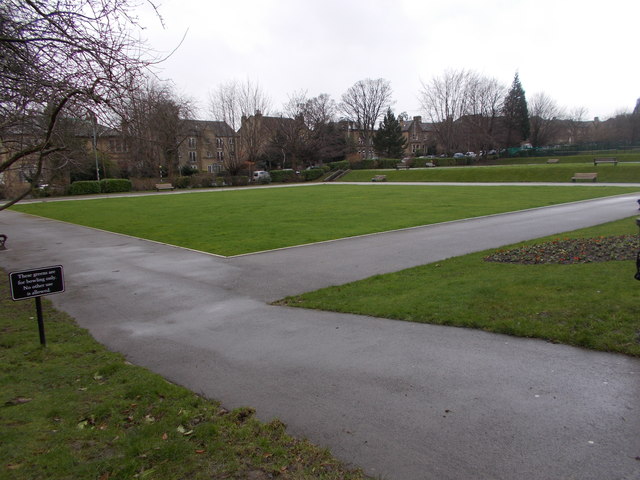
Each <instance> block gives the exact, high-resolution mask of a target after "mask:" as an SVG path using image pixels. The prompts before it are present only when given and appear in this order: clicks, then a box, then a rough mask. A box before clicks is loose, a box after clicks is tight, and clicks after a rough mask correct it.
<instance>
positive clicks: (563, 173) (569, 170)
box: [340, 159, 640, 183]
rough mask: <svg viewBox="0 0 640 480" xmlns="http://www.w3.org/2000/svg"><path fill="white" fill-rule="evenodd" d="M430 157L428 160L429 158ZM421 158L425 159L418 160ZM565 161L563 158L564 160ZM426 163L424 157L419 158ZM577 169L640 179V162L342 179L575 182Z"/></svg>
mask: <svg viewBox="0 0 640 480" xmlns="http://www.w3.org/2000/svg"><path fill="white" fill-rule="evenodd" d="M425 161H426V160H425ZM418 162H421V163H418ZM561 162H562V160H561ZM416 164H417V165H416V166H417V167H423V166H424V162H422V159H420V160H416ZM577 172H587V173H591V172H595V173H597V174H598V182H600V183H625V182H626V183H640V163H638V164H637V163H618V165H598V166H597V167H595V166H594V165H593V163H591V164H585V163H573V164H567V163H559V164H555V165H496V166H488V167H487V166H482V167H442V168H441V167H436V168H419V169H411V170H384V171H382V170H353V171H351V172H349V173H348V174H347V175H345V176H344V177H341V178H340V181H345V182H370V181H371V178H372V177H373V176H374V175H380V174H383V175H386V176H387V181H389V182H551V183H564V182H571V177H573V175H574V174H575V173H577Z"/></svg>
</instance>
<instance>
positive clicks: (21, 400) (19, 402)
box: [4, 397, 33, 407]
mask: <svg viewBox="0 0 640 480" xmlns="http://www.w3.org/2000/svg"><path fill="white" fill-rule="evenodd" d="M31 400H33V399H32V398H26V397H16V398H12V399H11V400H9V401H7V402H5V404H4V406H5V407H15V406H16V405H22V404H25V403H29V402H30V401H31Z"/></svg>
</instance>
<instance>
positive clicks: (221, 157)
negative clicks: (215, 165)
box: [216, 152, 224, 161]
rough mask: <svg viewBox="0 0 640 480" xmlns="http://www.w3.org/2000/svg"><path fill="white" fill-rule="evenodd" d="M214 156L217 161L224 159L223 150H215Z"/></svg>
mask: <svg viewBox="0 0 640 480" xmlns="http://www.w3.org/2000/svg"><path fill="white" fill-rule="evenodd" d="M216 158H217V159H218V160H219V161H222V160H224V152H216Z"/></svg>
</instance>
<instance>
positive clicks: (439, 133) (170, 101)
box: [0, 0, 640, 200]
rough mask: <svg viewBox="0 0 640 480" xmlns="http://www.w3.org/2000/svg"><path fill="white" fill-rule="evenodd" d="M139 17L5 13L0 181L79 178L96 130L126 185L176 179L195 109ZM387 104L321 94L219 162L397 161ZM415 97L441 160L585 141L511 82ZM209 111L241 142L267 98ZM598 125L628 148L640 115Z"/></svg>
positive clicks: (387, 89)
mask: <svg viewBox="0 0 640 480" xmlns="http://www.w3.org/2000/svg"><path fill="white" fill-rule="evenodd" d="M146 2H147V3H149V4H151V5H152V6H153V4H152V3H151V0H146ZM137 6H138V4H137V3H136V2H133V1H132V0H4V1H3V2H1V3H0V175H2V174H4V173H7V172H10V171H11V170H13V169H16V168H18V167H19V166H20V165H21V164H22V163H24V162H23V161H24V160H26V159H29V161H30V165H31V166H32V167H31V169H30V171H29V180H30V181H31V184H32V186H35V185H37V184H38V183H39V182H41V181H45V182H46V181H48V178H46V175H47V174H49V173H52V172H53V171H55V169H56V168H58V167H60V168H61V167H63V166H64V167H67V166H69V165H73V164H74V163H77V162H81V161H82V160H83V159H84V162H85V165H84V168H86V159H87V155H82V154H81V152H80V151H81V150H82V148H81V145H79V142H78V139H77V135H76V134H75V133H74V132H76V133H77V131H78V129H79V128H86V129H88V130H89V131H91V133H90V134H92V135H93V137H94V139H95V137H96V135H97V133H98V130H99V129H98V119H99V120H100V122H99V123H100V124H103V125H105V124H106V125H110V126H111V127H113V128H116V129H117V130H118V131H119V132H120V134H121V135H123V136H124V137H125V139H126V143H127V145H128V147H129V149H130V152H131V155H130V156H131V157H133V158H134V159H135V161H134V162H133V163H130V164H129V165H127V167H126V168H127V170H128V171H127V172H126V174H127V175H131V176H149V175H154V174H155V173H156V171H157V170H156V169H157V166H158V164H159V163H160V164H163V165H166V167H167V169H168V170H169V172H170V173H171V171H172V170H174V171H175V170H176V169H177V168H178V156H177V151H178V148H179V146H180V144H181V142H183V141H184V140H185V138H186V137H187V132H185V131H184V129H181V125H182V123H181V120H183V119H185V118H190V117H192V116H193V111H194V105H193V102H192V101H190V100H189V99H185V98H182V97H179V96H178V95H176V94H175V93H174V91H173V88H172V87H171V86H170V84H167V83H162V82H159V81H152V80H149V79H150V78H153V75H152V74H151V73H150V67H152V66H153V65H154V64H155V63H157V62H158V61H159V59H157V58H154V57H153V55H150V54H149V51H148V50H147V49H146V48H145V46H144V45H143V44H141V42H140V36H139V33H138V30H139V29H140V28H141V26H140V25H139V23H138V21H137V19H136V16H135V8H136V7H137ZM154 8H155V7H154ZM158 18H160V17H158ZM160 21H161V19H160ZM392 93H393V92H392V89H391V85H390V83H389V82H388V81H387V80H385V79H382V78H379V79H365V80H361V81H358V82H356V83H355V84H354V85H353V86H351V87H350V88H349V89H347V91H346V92H345V93H344V94H343V95H342V96H341V98H340V101H339V102H336V101H334V100H333V99H331V98H330V97H329V96H328V95H326V94H322V95H318V96H316V97H308V96H307V95H306V93H304V92H299V93H296V94H293V95H292V96H291V97H290V99H289V101H288V102H287V103H286V104H285V105H284V106H283V108H282V110H281V111H280V112H273V114H274V115H275V116H279V115H281V116H282V117H283V118H289V119H291V121H288V122H281V128H279V129H278V130H277V131H271V132H270V135H269V139H268V141H265V139H264V138H259V135H262V133H261V132H259V130H260V129H259V128H256V132H255V134H254V133H253V132H245V135H243V136H242V137H241V139H240V140H241V142H242V143H241V144H240V145H238V147H237V152H238V155H236V156H232V155H226V156H225V158H226V161H228V162H232V161H233V162H236V163H235V164H233V165H232V164H229V165H227V168H228V170H229V171H231V170H233V169H237V168H239V162H241V161H243V160H248V161H250V162H258V161H259V160H260V159H266V160H267V161H270V159H273V158H276V157H278V158H282V163H283V164H287V162H289V163H288V165H293V164H296V163H297V164H300V163H301V162H306V163H315V162H318V161H327V160H334V159H337V158H341V157H343V156H344V155H345V154H348V153H349V152H353V151H355V150H356V149H358V150H360V151H362V150H363V149H364V152H363V153H364V155H365V156H371V155H372V154H373V152H374V151H377V152H378V153H380V154H383V155H385V156H399V155H401V154H402V153H401V152H402V150H403V148H404V145H403V144H402V140H401V138H400V135H399V128H400V127H399V123H398V118H396V117H395V116H394V115H393V112H392V111H391V110H390V108H391V105H392V103H393V100H392ZM420 98H421V101H422V106H423V110H424V112H425V115H426V119H427V120H428V121H429V122H430V123H431V125H432V128H433V131H434V134H435V135H436V137H437V142H438V147H439V149H440V150H441V151H444V152H447V153H451V152H453V151H458V150H465V149H469V150H487V149H490V148H495V147H498V146H510V145H515V144H518V143H519V142H521V141H523V140H525V139H529V140H530V142H531V143H532V144H533V145H534V146H538V145H544V144H546V143H548V142H549V141H551V139H553V138H557V130H558V129H559V128H562V129H565V130H567V131H569V132H570V136H571V138H572V140H573V141H580V140H582V139H581V138H580V135H581V134H582V135H584V131H585V128H584V122H583V121H582V120H584V118H583V117H584V113H585V110H584V109H576V110H573V111H570V112H567V111H565V110H564V109H561V108H559V107H558V105H557V104H556V103H555V102H554V101H553V100H552V99H551V98H549V97H548V96H547V95H545V94H536V95H533V96H532V97H531V99H530V101H529V102H528V103H527V100H526V98H525V92H524V89H523V88H522V85H521V84H520V79H519V78H518V75H517V74H516V76H515V78H514V80H513V84H512V85H511V88H509V89H508V88H506V87H505V86H504V85H502V84H501V83H500V82H498V81H497V80H495V79H492V78H489V77H485V76H483V75H480V74H478V73H475V72H470V71H465V70H459V71H447V72H445V73H444V74H443V75H441V76H439V77H434V78H433V79H432V80H430V81H429V82H427V83H423V86H422V91H421V92H420ZM209 104H210V105H209V107H210V115H211V118H212V119H214V120H220V121H224V122H226V123H227V124H228V125H230V126H231V128H233V130H234V131H236V132H237V131H238V130H240V129H242V127H243V121H242V120H243V118H247V117H249V116H252V115H253V116H255V115H256V113H257V112H261V113H263V114H268V113H269V111H270V110H271V102H270V100H269V97H268V95H266V93H265V92H264V91H263V90H262V89H261V88H260V87H259V85H257V84H254V83H252V82H249V81H247V82H245V83H241V82H238V81H233V82H228V83H225V84H222V85H220V86H218V87H217V88H216V89H214V90H213V91H212V93H211V95H210V99H209ZM383 115H384V120H383V122H382V124H381V128H380V129H378V132H377V133H375V132H376V125H377V124H378V122H379V121H380V119H381V117H382V116H383ZM400 117H401V118H403V119H406V115H401V116H400ZM342 120H344V121H345V123H340V121H342ZM254 123H255V125H256V127H257V126H258V124H257V122H254ZM602 123H603V124H605V123H606V125H602V126H598V125H596V127H598V128H593V129H591V133H590V134H591V135H592V136H593V135H596V136H597V139H598V140H607V139H613V138H614V137H615V136H616V135H617V136H620V135H622V136H624V138H626V139H630V141H637V140H638V139H639V136H640V108H639V107H636V110H635V111H634V112H633V113H628V114H627V113H625V114H620V115H617V116H616V117H615V118H614V119H612V120H610V121H608V122H602ZM345 124H346V125H348V128H349V129H352V131H355V132H357V135H358V136H357V137H356V136H352V137H351V143H350V142H349V141H348V140H346V139H345V135H344V125H345ZM247 128H248V127H247ZM573 130H575V131H573ZM594 132H595V133H594ZM463 147H465V148H463ZM45 160H47V162H46V163H45ZM95 160H96V164H97V163H98V159H97V157H96V158H95ZM47 168H50V169H52V170H51V171H50V172H47V171H46V169H47ZM28 193H30V189H25V190H24V191H22V192H19V194H18V195H17V196H16V200H18V199H20V198H22V197H24V196H25V195H27V194H28Z"/></svg>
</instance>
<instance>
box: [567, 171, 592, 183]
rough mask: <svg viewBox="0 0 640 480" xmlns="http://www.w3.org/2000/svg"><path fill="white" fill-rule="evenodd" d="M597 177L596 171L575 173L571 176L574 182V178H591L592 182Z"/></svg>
mask: <svg viewBox="0 0 640 480" xmlns="http://www.w3.org/2000/svg"><path fill="white" fill-rule="evenodd" d="M597 179H598V174H597V173H576V174H575V175H574V176H573V177H571V181H572V182H575V181H576V180H591V181H592V182H595V181H596V180H597Z"/></svg>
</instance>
